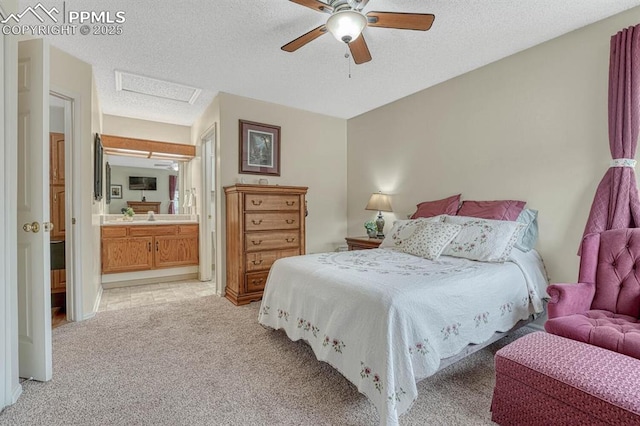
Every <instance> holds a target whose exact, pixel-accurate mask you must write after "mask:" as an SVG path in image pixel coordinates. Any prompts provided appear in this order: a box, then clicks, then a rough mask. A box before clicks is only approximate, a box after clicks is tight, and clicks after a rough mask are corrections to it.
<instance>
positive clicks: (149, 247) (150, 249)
mask: <svg viewBox="0 0 640 426" xmlns="http://www.w3.org/2000/svg"><path fill="white" fill-rule="evenodd" d="M148 244H149V251H151V243H148Z"/></svg>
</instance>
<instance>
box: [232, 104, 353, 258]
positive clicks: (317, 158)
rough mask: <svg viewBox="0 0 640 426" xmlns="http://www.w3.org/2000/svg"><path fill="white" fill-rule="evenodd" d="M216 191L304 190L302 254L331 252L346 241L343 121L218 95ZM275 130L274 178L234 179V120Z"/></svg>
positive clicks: (236, 166) (237, 159)
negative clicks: (244, 186)
mask: <svg viewBox="0 0 640 426" xmlns="http://www.w3.org/2000/svg"><path fill="white" fill-rule="evenodd" d="M220 117H221V127H220V129H221V147H222V150H223V157H222V158H223V164H222V167H221V177H222V185H223V186H227V185H233V184H234V183H237V182H238V181H239V179H241V178H244V179H245V180H246V182H247V183H257V182H258V179H259V178H261V177H266V178H267V179H268V180H269V183H270V184H279V185H295V186H308V187H309V191H308V193H307V203H308V208H309V216H308V217H307V224H306V226H307V253H317V252H323V251H331V250H335V248H336V245H337V244H344V237H345V236H346V234H345V232H346V226H345V225H346V224H345V218H346V205H347V204H346V201H347V184H346V182H347V179H346V177H347V176H346V161H347V150H346V140H347V139H346V138H347V126H346V120H343V119H339V118H334V117H329V116H326V115H321V114H316V113H311V112H307V111H302V110H299V109H294V108H289V107H284V106H281V105H276V104H271V103H268V102H262V101H256V100H253V99H249V98H244V97H240V96H234V95H230V94H226V93H221V94H220ZM240 119H243V120H249V121H255V122H259V123H266V124H272V125H276V126H280V128H281V136H280V137H281V149H280V152H281V154H280V155H281V160H280V161H281V165H280V172H281V174H280V176H279V177H273V176H259V175H247V174H243V175H241V174H239V173H238V162H239V157H238V155H239V153H238V149H239V143H238V138H239V134H238V132H239V126H238V120H240Z"/></svg>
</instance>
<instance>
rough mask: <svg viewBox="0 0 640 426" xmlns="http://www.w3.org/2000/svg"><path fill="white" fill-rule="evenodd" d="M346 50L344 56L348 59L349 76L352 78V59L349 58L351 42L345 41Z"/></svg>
mask: <svg viewBox="0 0 640 426" xmlns="http://www.w3.org/2000/svg"><path fill="white" fill-rule="evenodd" d="M345 46H346V47H345V52H344V57H345V58H346V59H347V64H348V65H347V66H348V67H349V68H348V69H349V78H351V61H350V60H349V44H348V43H345Z"/></svg>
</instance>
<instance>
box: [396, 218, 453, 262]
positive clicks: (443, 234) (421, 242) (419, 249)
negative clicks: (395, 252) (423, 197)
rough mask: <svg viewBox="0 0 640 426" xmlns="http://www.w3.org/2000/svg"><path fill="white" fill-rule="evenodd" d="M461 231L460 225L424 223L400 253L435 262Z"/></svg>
mask: <svg viewBox="0 0 640 426" xmlns="http://www.w3.org/2000/svg"><path fill="white" fill-rule="evenodd" d="M461 230H462V226H461V225H452V224H450V223H442V222H435V223H425V224H423V225H422V226H420V228H418V230H417V231H416V232H414V233H413V235H412V236H411V238H409V240H407V242H406V244H404V246H403V247H402V248H401V249H400V251H402V252H404V253H409V254H412V255H414V256H420V257H424V258H425V259H429V260H435V259H437V258H438V257H440V254H441V253H442V251H443V250H444V248H445V247H446V246H447V245H449V243H450V242H451V240H453V238H454V237H455V236H456V235H458V233H459V232H460V231H461Z"/></svg>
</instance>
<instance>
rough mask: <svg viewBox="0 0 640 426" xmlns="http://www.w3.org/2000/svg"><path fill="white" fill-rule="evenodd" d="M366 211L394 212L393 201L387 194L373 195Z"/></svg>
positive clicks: (377, 193)
mask: <svg viewBox="0 0 640 426" xmlns="http://www.w3.org/2000/svg"><path fill="white" fill-rule="evenodd" d="M365 210H377V211H381V212H392V211H393V209H392V208H391V199H390V197H389V196H388V195H387V194H382V193H380V192H376V193H373V194H371V198H369V202H368V203H367V207H365Z"/></svg>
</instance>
